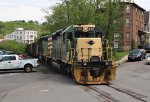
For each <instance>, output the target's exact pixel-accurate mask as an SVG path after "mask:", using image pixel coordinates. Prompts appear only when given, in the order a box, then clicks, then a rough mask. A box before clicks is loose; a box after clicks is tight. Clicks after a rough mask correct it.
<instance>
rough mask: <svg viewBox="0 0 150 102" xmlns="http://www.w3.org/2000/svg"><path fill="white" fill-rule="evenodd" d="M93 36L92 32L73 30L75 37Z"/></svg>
mask: <svg viewBox="0 0 150 102" xmlns="http://www.w3.org/2000/svg"><path fill="white" fill-rule="evenodd" d="M91 37H94V32H75V38H91Z"/></svg>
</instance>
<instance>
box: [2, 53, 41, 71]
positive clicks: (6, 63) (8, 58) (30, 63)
mask: <svg viewBox="0 0 150 102" xmlns="http://www.w3.org/2000/svg"><path fill="white" fill-rule="evenodd" d="M38 65H39V63H38V59H36V58H34V59H23V58H21V57H19V56H18V55H3V57H2V58H1V59H0V70H12V69H22V70H24V71H25V72H32V69H33V68H36V67H38Z"/></svg>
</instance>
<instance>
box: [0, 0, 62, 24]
mask: <svg viewBox="0 0 150 102" xmlns="http://www.w3.org/2000/svg"><path fill="white" fill-rule="evenodd" d="M56 2H59V0H55V1H54V0H23V1H22V0H1V2H0V12H1V15H0V21H14V20H38V21H39V22H42V21H44V16H45V13H44V12H43V11H42V9H44V8H48V7H49V6H52V5H54V4H55V3H56Z"/></svg>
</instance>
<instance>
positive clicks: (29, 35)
mask: <svg viewBox="0 0 150 102" xmlns="http://www.w3.org/2000/svg"><path fill="white" fill-rule="evenodd" d="M35 38H37V31H35V30H24V29H23V28H17V29H16V30H15V31H14V32H12V33H11V34H7V35H6V36H5V37H4V40H16V41H17V42H22V43H26V44H31V43H33V42H34V40H35Z"/></svg>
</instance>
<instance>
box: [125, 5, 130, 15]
mask: <svg viewBox="0 0 150 102" xmlns="http://www.w3.org/2000/svg"><path fill="white" fill-rule="evenodd" d="M126 13H130V5H127V6H126Z"/></svg>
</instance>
